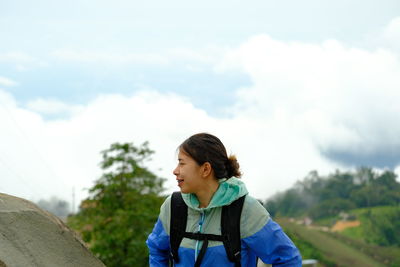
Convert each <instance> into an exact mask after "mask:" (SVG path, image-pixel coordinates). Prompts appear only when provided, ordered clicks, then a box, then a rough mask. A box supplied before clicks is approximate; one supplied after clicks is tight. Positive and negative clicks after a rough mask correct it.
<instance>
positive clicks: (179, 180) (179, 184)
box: [176, 179, 184, 186]
mask: <svg viewBox="0 0 400 267" xmlns="http://www.w3.org/2000/svg"><path fill="white" fill-rule="evenodd" d="M176 181H177V182H178V186H181V185H182V183H183V181H184V180H183V179H176Z"/></svg>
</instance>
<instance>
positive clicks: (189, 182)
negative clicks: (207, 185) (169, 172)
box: [173, 149, 202, 193]
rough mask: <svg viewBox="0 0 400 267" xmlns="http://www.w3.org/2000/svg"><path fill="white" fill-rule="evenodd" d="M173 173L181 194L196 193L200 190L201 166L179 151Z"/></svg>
mask: <svg viewBox="0 0 400 267" xmlns="http://www.w3.org/2000/svg"><path fill="white" fill-rule="evenodd" d="M173 173H174V175H175V176H176V180H177V181H178V186H179V187H180V188H181V192H182V193H196V192H197V191H198V190H199V189H200V188H201V185H202V179H201V174H202V168H201V166H200V165H199V164H197V162H196V161H195V160H194V159H193V158H192V157H190V156H189V155H188V154H186V153H185V152H183V151H182V150H181V149H180V150H179V154H178V166H176V168H175V169H174V171H173Z"/></svg>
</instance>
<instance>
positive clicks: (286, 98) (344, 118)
mask: <svg viewBox="0 0 400 267" xmlns="http://www.w3.org/2000/svg"><path fill="white" fill-rule="evenodd" d="M232 68H240V69H241V70H242V71H244V72H246V73H248V74H249V75H250V76H251V78H252V81H253V83H254V85H253V86H251V87H250V88H243V89H242V90H240V91H239V93H238V99H240V100H239V101H238V105H237V107H236V110H234V111H233V113H234V114H235V115H237V116H244V117H250V116H251V117H254V118H259V119H261V120H267V121H273V122H278V121H279V122H280V123H282V124H283V123H286V124H287V125H289V126H291V127H293V128H294V131H295V132H296V133H297V132H298V131H300V132H301V133H303V134H304V135H305V136H308V138H310V139H311V140H312V141H313V142H315V143H316V144H317V145H318V147H319V148H321V149H331V148H336V149H338V148H340V149H342V150H347V151H349V150H350V151H354V152H356V151H358V152H359V153H373V152H374V151H376V150H377V149H379V148H385V147H391V146H396V147H399V148H400V141H399V139H398V136H399V135H400V121H399V116H398V114H400V105H398V102H399V100H400V90H398V89H399V88H400V62H399V60H398V57H397V55H396V54H394V53H393V52H390V51H387V50H383V49H378V50H376V51H372V52H371V51H366V50H362V49H357V48H352V47H346V46H345V45H343V44H342V43H340V42H338V41H334V40H331V41H326V42H324V43H322V44H306V43H299V42H293V43H285V42H281V41H277V40H274V39H272V38H270V37H269V36H267V35H259V36H256V37H253V38H251V39H250V40H249V41H248V42H246V43H244V44H243V45H241V46H240V47H239V48H238V49H236V50H232V51H231V52H230V53H228V54H227V57H226V59H225V60H224V61H222V62H221V63H220V64H219V65H218V66H217V69H218V70H219V71H224V70H225V71H227V70H230V69H232ZM282 114H284V116H283V117H282ZM287 130H291V129H287Z"/></svg>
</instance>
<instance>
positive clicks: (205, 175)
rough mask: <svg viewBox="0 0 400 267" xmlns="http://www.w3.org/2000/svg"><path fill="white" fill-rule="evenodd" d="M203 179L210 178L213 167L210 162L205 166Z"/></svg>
mask: <svg viewBox="0 0 400 267" xmlns="http://www.w3.org/2000/svg"><path fill="white" fill-rule="evenodd" d="M202 167H203V177H208V176H209V175H210V174H211V173H212V167H211V164H210V163H209V162H205V163H204V164H203V166H202Z"/></svg>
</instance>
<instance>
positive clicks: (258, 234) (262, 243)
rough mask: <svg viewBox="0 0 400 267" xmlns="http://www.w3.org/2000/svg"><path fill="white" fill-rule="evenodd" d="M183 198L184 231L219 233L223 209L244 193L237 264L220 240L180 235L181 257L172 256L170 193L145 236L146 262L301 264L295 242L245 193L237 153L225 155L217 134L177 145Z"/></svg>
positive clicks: (219, 264) (179, 264)
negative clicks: (185, 220)
mask: <svg viewBox="0 0 400 267" xmlns="http://www.w3.org/2000/svg"><path fill="white" fill-rule="evenodd" d="M173 173H174V175H175V176H176V180H177V182H178V186H179V187H180V191H181V195H182V198H183V201H184V203H185V204H186V205H187V206H188V209H187V223H186V232H189V233H202V234H211V235H221V216H222V215H221V213H222V209H223V207H224V206H227V205H231V204H232V203H233V202H235V201H236V200H237V199H239V198H242V197H243V196H244V202H243V206H242V212H241V216H240V248H241V251H240V254H239V255H240V256H239V261H240V262H239V263H236V264H235V263H234V262H232V261H230V260H229V259H228V255H227V252H226V249H225V247H224V244H223V242H222V241H210V242H207V247H206V248H203V247H204V246H203V244H204V242H205V241H202V240H196V239H191V238H183V240H182V242H180V246H179V249H178V254H179V261H178V262H177V261H176V260H173V257H171V256H170V255H171V246H170V233H171V232H170V230H171V225H170V222H171V218H170V215H171V197H168V198H167V199H166V200H165V202H164V204H163V205H162V206H161V211H160V215H159V218H158V221H157V222H156V224H155V226H154V229H153V232H152V233H151V234H150V235H149V237H148V239H147V242H146V243H147V246H148V247H149V251H150V260H149V261H150V266H152V267H153V266H168V264H169V262H170V261H174V266H200V265H201V266H204V267H205V266H256V264H257V263H256V261H257V258H260V259H261V260H262V261H263V262H264V263H268V264H272V266H301V256H300V253H299V251H298V249H297V248H296V246H295V245H294V244H293V242H292V241H291V240H290V239H289V238H288V237H287V236H286V234H285V233H284V232H283V231H282V229H281V227H280V226H279V225H278V224H277V223H276V222H274V221H273V220H272V219H271V218H270V216H269V214H268V212H267V211H266V210H265V208H264V207H263V206H262V205H261V204H260V203H259V201H257V200H256V199H254V198H252V197H251V196H249V195H248V192H247V189H246V187H245V185H244V183H243V182H242V181H241V180H240V179H238V178H239V177H240V176H241V173H240V171H239V164H238V162H237V160H236V157H235V156H232V155H231V156H229V157H228V155H227V153H226V149H225V147H224V145H223V144H222V142H221V141H220V140H219V139H218V138H217V137H215V136H213V135H211V134H207V133H199V134H195V135H193V136H191V137H189V138H188V139H187V140H185V141H184V142H183V143H182V144H181V145H180V146H179V154H178V166H177V167H176V168H175V170H174V171H173Z"/></svg>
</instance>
